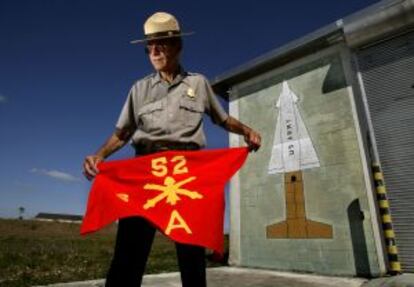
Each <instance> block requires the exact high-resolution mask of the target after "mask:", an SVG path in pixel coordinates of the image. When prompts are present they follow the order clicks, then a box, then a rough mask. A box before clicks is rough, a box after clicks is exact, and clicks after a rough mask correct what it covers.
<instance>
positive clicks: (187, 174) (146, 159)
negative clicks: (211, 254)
mask: <svg viewBox="0 0 414 287" xmlns="http://www.w3.org/2000/svg"><path fill="white" fill-rule="evenodd" d="M247 154H248V149H247V148H228V149H215V150H203V151H166V152H161V153H156V154H151V155H147V156H142V157H137V158H134V159H127V160H118V161H111V162H102V163H100V164H99V166H98V168H99V174H98V175H97V176H96V178H95V180H94V182H93V185H92V188H91V191H90V194H89V199H88V206H87V210H86V214H85V217H84V219H83V222H82V226H81V234H86V233H89V232H94V231H96V230H98V229H100V228H102V227H104V226H105V225H107V224H109V223H111V222H113V221H115V220H117V219H119V218H123V217H128V216H142V217H145V218H146V219H148V220H149V221H150V222H152V223H153V224H154V225H155V226H156V227H157V228H158V229H159V230H160V231H161V232H163V233H164V234H165V235H167V236H168V237H170V238H171V239H172V240H174V241H177V242H181V243H187V244H193V245H199V246H204V247H207V248H210V249H212V250H214V251H215V252H217V253H220V254H222V253H223V218H224V186H225V184H226V182H227V181H228V180H229V179H230V177H231V176H232V175H233V174H234V173H235V172H236V171H237V170H238V169H239V168H240V167H241V166H242V165H243V163H244V161H245V160H246V157H247Z"/></svg>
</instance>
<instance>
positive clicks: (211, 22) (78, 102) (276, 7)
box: [0, 0, 377, 217]
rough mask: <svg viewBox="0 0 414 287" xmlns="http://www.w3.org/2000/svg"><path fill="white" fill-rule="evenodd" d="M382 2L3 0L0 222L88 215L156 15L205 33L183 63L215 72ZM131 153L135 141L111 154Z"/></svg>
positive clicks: (218, 139) (213, 131) (214, 142)
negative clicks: (98, 154)
mask: <svg viewBox="0 0 414 287" xmlns="http://www.w3.org/2000/svg"><path fill="white" fill-rule="evenodd" d="M375 2H377V1H373V0H336V1H331V0H314V1H307V0H302V1H293V0H291V1H271V0H268V1H265V0H261V1H235V0H228V1H217V0H209V1H203V0H200V1H194V0H193V1H189V0H176V1H156V0H151V1H146V0H140V1H138V0H135V1H132V0H124V1H108V0H101V1H98V0H89V1H84V0H83V1H82V0H41V1H30V0H2V1H0V134H1V141H0V145H1V146H0V217H17V216H18V207H19V206H23V207H25V209H26V212H25V216H26V217H31V216H34V215H35V214H37V213H38V212H57V213H72V214H82V213H83V212H84V208H85V204H86V200H87V195H88V191H89V188H90V183H89V182H88V181H86V180H85V179H84V178H83V177H82V173H81V172H82V168H81V165H82V161H83V158H84V157H85V155H87V154H91V153H93V152H95V151H96V150H97V148H98V147H99V146H100V145H101V144H102V143H103V142H104V140H105V139H106V138H107V137H108V136H109V135H110V134H111V133H112V131H113V129H114V124H115V121H116V120H117V118H118V115H119V112H120V109H121V107H122V104H123V102H124V100H125V97H126V94H127V92H128V90H129V88H130V86H131V84H132V83H133V82H134V81H135V80H136V79H138V78H140V77H143V76H145V75H147V74H148V73H150V72H151V71H152V70H151V66H150V64H149V62H148V59H147V56H146V55H145V54H144V50H143V47H142V46H140V45H131V44H129V41H130V40H132V39H137V38H141V37H142V23H143V22H144V21H145V19H146V18H147V17H148V16H149V15H151V14H152V13H154V12H156V11H167V12H170V13H172V14H174V15H176V16H177V18H178V19H179V21H180V23H181V26H182V30H184V31H195V32H196V34H194V35H192V36H189V37H186V38H185V39H184V53H183V57H182V63H183V66H184V67H185V68H186V69H187V70H189V71H193V72H199V73H203V74H205V75H206V76H207V77H208V78H212V77H214V76H218V75H220V74H222V73H224V72H226V71H228V70H230V69H232V68H234V67H236V66H238V65H240V64H243V63H245V62H247V61H249V60H251V59H253V58H255V57H257V56H260V55H261V54H263V53H265V52H268V51H270V50H272V49H275V48H277V47H279V46H281V45H283V44H286V43H288V42H289V41H291V40H294V39H297V38H299V37H301V36H304V35H305V34H307V33H309V32H312V31H314V30H315V29H317V28H320V27H322V26H324V25H327V24H329V23H332V22H334V21H336V20H338V19H340V18H343V17H344V16H346V15H348V14H350V13H352V12H354V11H357V10H359V9H362V8H365V7H367V6H369V5H370V4H373V3H375ZM224 105H225V107H226V108H227V105H226V103H224ZM205 128H206V133H207V137H208V147H209V148H216V147H224V146H227V144H228V138H227V134H226V133H225V132H224V131H222V130H220V129H218V128H216V127H213V126H212V124H211V123H210V121H209V120H207V122H206V126H205ZM264 136H265V135H264ZM132 155H133V153H132V149H131V148H129V147H125V148H124V149H123V150H122V151H120V152H118V154H116V155H115V156H112V157H111V159H116V158H125V157H131V156H132Z"/></svg>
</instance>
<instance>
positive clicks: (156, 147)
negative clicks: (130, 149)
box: [135, 141, 200, 155]
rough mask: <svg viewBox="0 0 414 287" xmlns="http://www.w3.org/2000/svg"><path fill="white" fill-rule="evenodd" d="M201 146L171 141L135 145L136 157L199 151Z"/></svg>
mask: <svg viewBox="0 0 414 287" xmlns="http://www.w3.org/2000/svg"><path fill="white" fill-rule="evenodd" d="M199 149H200V146H199V145H198V144H196V143H193V142H189V143H182V142H169V141H155V142H151V143H149V144H147V145H135V154H136V155H145V154H151V153H156V152H161V151H167V150H199Z"/></svg>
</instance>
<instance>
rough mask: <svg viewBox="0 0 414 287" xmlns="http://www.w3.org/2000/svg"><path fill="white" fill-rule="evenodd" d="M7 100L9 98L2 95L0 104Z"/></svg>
mask: <svg viewBox="0 0 414 287" xmlns="http://www.w3.org/2000/svg"><path fill="white" fill-rule="evenodd" d="M6 102H7V98H6V97H5V96H3V95H0V104H5V103H6Z"/></svg>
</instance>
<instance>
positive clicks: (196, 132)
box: [116, 68, 228, 154]
mask: <svg viewBox="0 0 414 287" xmlns="http://www.w3.org/2000/svg"><path fill="white" fill-rule="evenodd" d="M204 113H207V114H208V115H209V116H210V117H211V119H212V121H213V122H214V123H215V124H219V125H221V124H223V123H224V122H225V120H226V119H227V117H228V115H227V113H226V112H225V111H224V110H223V108H222V107H221V105H220V103H219V101H218V100H217V98H216V96H215V95H214V93H213V91H212V89H211V87H210V84H209V82H208V81H207V79H206V78H205V77H204V76H202V75H200V74H195V73H188V72H186V71H184V70H183V69H182V68H181V69H180V73H179V74H178V75H177V76H176V78H175V79H174V80H173V82H172V83H171V84H169V83H167V82H166V81H163V80H162V79H161V76H160V74H159V73H155V74H152V75H150V76H147V77H145V78H144V79H142V80H139V81H137V82H136V83H135V84H134V85H133V86H132V88H131V90H130V92H129V94H128V98H127V100H126V102H125V104H124V107H123V109H122V112H121V115H120V117H119V120H118V122H117V124H116V127H117V128H119V129H124V128H128V129H132V130H135V133H134V134H133V136H132V144H133V146H134V147H135V149H136V151H137V154H146V153H151V152H155V151H159V150H164V149H197V148H203V147H204V146H205V145H206V139H205V135H204V131H203V114H204Z"/></svg>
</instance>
